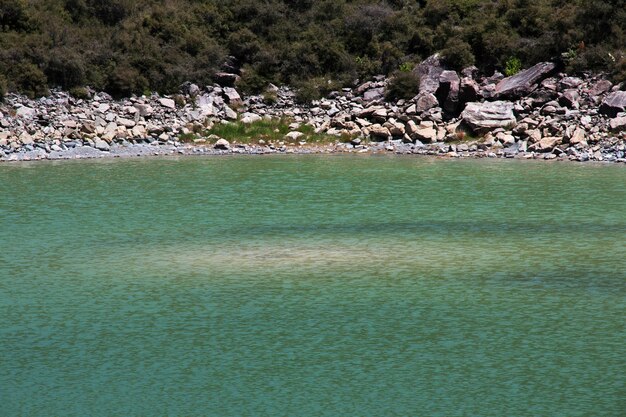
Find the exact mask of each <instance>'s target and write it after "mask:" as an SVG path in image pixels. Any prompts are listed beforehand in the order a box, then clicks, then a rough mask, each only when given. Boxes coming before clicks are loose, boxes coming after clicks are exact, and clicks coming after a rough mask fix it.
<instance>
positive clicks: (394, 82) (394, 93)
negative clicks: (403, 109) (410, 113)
mask: <svg viewBox="0 0 626 417" xmlns="http://www.w3.org/2000/svg"><path fill="white" fill-rule="evenodd" d="M419 88H420V79H419V77H418V76H417V74H415V73H413V72H402V71H398V72H396V73H395V74H394V75H393V76H392V78H391V79H390V80H389V83H388V84H387V89H386V91H385V99H387V101H397V100H400V99H410V98H413V97H415V96H416V95H417V93H419Z"/></svg>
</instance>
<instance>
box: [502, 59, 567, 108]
mask: <svg viewBox="0 0 626 417" xmlns="http://www.w3.org/2000/svg"><path fill="white" fill-rule="evenodd" d="M555 68H556V65H555V64H553V63H551V62H540V63H539V64H537V65H535V66H533V67H531V68H528V69H526V70H524V71H521V72H519V73H517V74H515V75H513V76H511V77H507V78H505V79H503V80H502V81H500V82H499V83H498V85H497V86H496V92H495V93H496V97H497V98H509V99H511V98H513V99H515V98H519V97H523V96H526V95H528V94H530V93H531V92H532V91H533V90H534V89H535V88H536V87H537V83H538V82H540V81H541V80H542V79H544V78H545V77H547V76H548V75H550V73H551V72H552V71H554V69H555Z"/></svg>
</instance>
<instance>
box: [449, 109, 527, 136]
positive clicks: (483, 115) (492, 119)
mask: <svg viewBox="0 0 626 417" xmlns="http://www.w3.org/2000/svg"><path fill="white" fill-rule="evenodd" d="M513 107H514V104H513V103H510V102H507V101H493V102H485V103H468V104H467V106H466V107H465V110H464V111H463V113H461V118H462V120H463V122H464V123H465V124H466V125H467V126H469V128H470V129H471V130H472V131H474V132H476V133H485V132H487V131H489V130H493V129H496V128H499V127H502V128H513V127H515V125H516V123H517V121H516V119H515V114H514V113H513Z"/></svg>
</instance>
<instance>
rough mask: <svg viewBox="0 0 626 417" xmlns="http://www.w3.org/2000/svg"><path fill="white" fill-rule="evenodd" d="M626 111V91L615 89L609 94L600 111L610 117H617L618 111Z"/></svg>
mask: <svg viewBox="0 0 626 417" xmlns="http://www.w3.org/2000/svg"><path fill="white" fill-rule="evenodd" d="M625 111H626V91H615V92H613V93H611V94H609V95H608V96H607V97H606V98H605V99H604V101H603V102H602V105H601V106H600V113H602V114H605V115H607V116H609V117H616V116H617V114H618V113H621V112H625Z"/></svg>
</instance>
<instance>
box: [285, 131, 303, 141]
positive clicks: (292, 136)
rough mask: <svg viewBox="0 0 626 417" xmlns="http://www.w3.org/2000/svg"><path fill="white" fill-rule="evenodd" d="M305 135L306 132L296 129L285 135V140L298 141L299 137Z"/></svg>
mask: <svg viewBox="0 0 626 417" xmlns="http://www.w3.org/2000/svg"><path fill="white" fill-rule="evenodd" d="M303 136H304V133H302V132H298V131H296V130H294V131H292V132H289V133H287V134H286V135H285V140H288V141H291V142H296V141H297V140H298V139H300V138H301V137H303Z"/></svg>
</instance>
